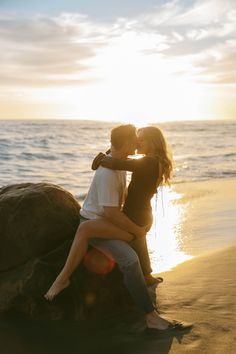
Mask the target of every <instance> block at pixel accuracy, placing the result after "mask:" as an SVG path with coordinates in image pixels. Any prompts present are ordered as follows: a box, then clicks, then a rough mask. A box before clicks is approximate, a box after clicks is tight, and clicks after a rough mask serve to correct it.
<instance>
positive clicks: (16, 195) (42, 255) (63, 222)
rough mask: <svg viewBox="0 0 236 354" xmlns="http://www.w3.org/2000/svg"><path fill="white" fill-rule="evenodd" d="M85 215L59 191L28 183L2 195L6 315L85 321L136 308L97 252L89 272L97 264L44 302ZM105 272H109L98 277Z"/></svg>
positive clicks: (0, 271) (1, 297)
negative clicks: (80, 218)
mask: <svg viewBox="0 0 236 354" xmlns="http://www.w3.org/2000/svg"><path fill="white" fill-rule="evenodd" d="M79 210H80V205H79V203H78V202H77V200H76V199H75V198H74V197H73V196H72V195H71V194H70V193H69V192H68V191H66V190H64V189H63V188H61V187H59V186H56V185H52V184H46V183H39V184H32V183H26V184H18V185H10V186H6V187H3V188H1V189H0V312H6V311H20V312H23V313H25V314H27V315H30V316H31V317H33V318H50V319H61V318H71V319H80V318H83V317H87V316H89V315H90V316H99V315H104V314H105V313H106V312H107V311H112V310H114V309H115V308H117V306H121V307H127V306H128V307H130V305H131V301H130V298H129V295H128V293H127V291H126V289H125V287H124V285H123V281H122V276H121V274H120V272H119V271H118V269H117V267H116V266H115V265H114V264H113V265H112V266H111V262H110V260H109V259H108V258H107V257H105V256H104V255H103V254H102V253H101V252H99V251H97V250H94V249H93V250H92V253H90V255H92V256H91V257H87V259H86V262H85V265H86V266H87V265H88V264H89V258H91V259H92V263H91V262H90V265H91V264H92V265H91V266H90V267H88V266H87V267H86V266H85V265H84V264H82V265H81V266H80V267H79V268H78V269H77V270H76V272H75V273H74V274H73V276H72V278H71V284H70V286H69V287H68V288H67V289H65V290H64V291H62V292H61V294H59V295H58V296H57V297H56V298H55V300H54V301H52V302H50V303H49V302H48V301H46V300H45V299H44V297H43V295H44V294H45V292H46V291H47V290H48V288H49V286H50V285H51V283H52V281H53V280H54V279H55V277H56V275H57V274H58V272H59V271H60V269H61V268H62V266H63V264H64V262H65V260H66V257H67V255H68V252H69V249H70V246H71V243H72V240H73V237H74V234H75V231H76V229H77V227H78V225H79ZM113 266H114V267H113ZM99 269H105V270H106V271H105V272H103V271H101V272H99V273H100V274H98V273H96V272H94V270H95V271H96V270H99ZM104 273H106V274H104Z"/></svg>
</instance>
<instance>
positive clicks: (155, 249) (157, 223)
mask: <svg viewBox="0 0 236 354" xmlns="http://www.w3.org/2000/svg"><path fill="white" fill-rule="evenodd" d="M179 198H181V195H180V194H178V193H176V192H174V191H173V189H172V188H170V187H161V189H160V190H159V192H158V195H157V196H154V198H153V199H152V208H153V225H152V228H151V230H150V231H149V233H148V235H147V243H148V249H149V254H150V258H151V263H152V269H153V273H160V272H163V271H166V270H169V269H171V268H173V267H175V266H176V265H177V264H179V263H182V262H184V261H186V260H188V259H190V258H192V256H189V255H187V254H186V253H184V252H183V251H182V242H183V241H182V233H181V231H182V224H183V222H184V218H185V214H186V205H183V204H182V203H177V202H176V201H177V200H178V199H179Z"/></svg>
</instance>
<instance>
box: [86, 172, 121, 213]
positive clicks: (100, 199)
mask: <svg viewBox="0 0 236 354" xmlns="http://www.w3.org/2000/svg"><path fill="white" fill-rule="evenodd" d="M125 188H126V172H125V171H117V170H111V169H108V168H105V167H102V166H99V168H98V169H97V170H96V172H95V175H94V177H93V180H92V183H91V186H90V188H89V191H88V194H87V197H86V199H85V201H84V204H83V207H82V208H81V210H80V214H81V215H82V216H83V217H85V218H87V219H97V218H99V217H102V216H104V208H103V207H104V206H111V207H121V205H122V203H123V199H124V194H125Z"/></svg>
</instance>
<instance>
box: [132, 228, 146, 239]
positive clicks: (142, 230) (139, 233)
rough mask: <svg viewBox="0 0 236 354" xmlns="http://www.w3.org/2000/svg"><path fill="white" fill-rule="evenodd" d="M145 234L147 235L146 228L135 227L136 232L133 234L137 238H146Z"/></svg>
mask: <svg viewBox="0 0 236 354" xmlns="http://www.w3.org/2000/svg"><path fill="white" fill-rule="evenodd" d="M146 233H147V226H137V231H136V233H135V235H136V237H137V238H141V237H144V236H146Z"/></svg>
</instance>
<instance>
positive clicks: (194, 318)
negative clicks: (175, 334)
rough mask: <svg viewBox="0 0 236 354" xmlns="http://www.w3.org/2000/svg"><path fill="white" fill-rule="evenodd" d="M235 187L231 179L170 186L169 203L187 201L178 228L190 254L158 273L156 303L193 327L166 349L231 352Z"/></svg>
mask: <svg viewBox="0 0 236 354" xmlns="http://www.w3.org/2000/svg"><path fill="white" fill-rule="evenodd" d="M235 187H236V179H235V178H230V179H215V180H208V181H201V182H188V183H183V184H177V185H174V187H173V189H174V191H175V192H176V193H177V194H178V195H179V196H180V198H178V199H176V200H175V201H174V203H181V204H184V205H186V213H185V218H184V220H183V223H182V230H181V232H182V233H183V234H184V235H185V239H184V250H185V251H186V252H188V254H192V255H193V258H192V259H190V260H187V261H186V262H183V263H181V264H179V265H177V266H176V267H174V268H172V269H170V270H169V271H166V272H163V273H160V274H158V275H161V276H163V278H164V283H163V284H162V285H161V286H159V287H158V289H157V299H158V306H159V309H160V312H161V313H162V314H163V315H164V316H166V317H168V318H172V319H173V318H176V319H180V320H184V321H188V322H193V324H194V327H193V329H192V331H191V332H190V333H189V334H186V335H185V336H183V338H182V340H181V343H179V342H178V341H175V340H173V341H172V345H171V348H170V350H169V351H168V353H173V354H174V353H178V354H180V353H181V354H182V353H210V354H211V353H214V354H215V353H216V354H221V353H222V354H233V353H235V352H236V303H235V298H236V284H235V283H236V282H235V278H236V277H235V269H236V257H235V254H236V237H235V236H236V235H235V230H236V220H235V215H236V203H235V201H236V188H235ZM198 234H200V235H201V236H200V237H198V236H197V235H198ZM163 352H164V353H165V351H163Z"/></svg>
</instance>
